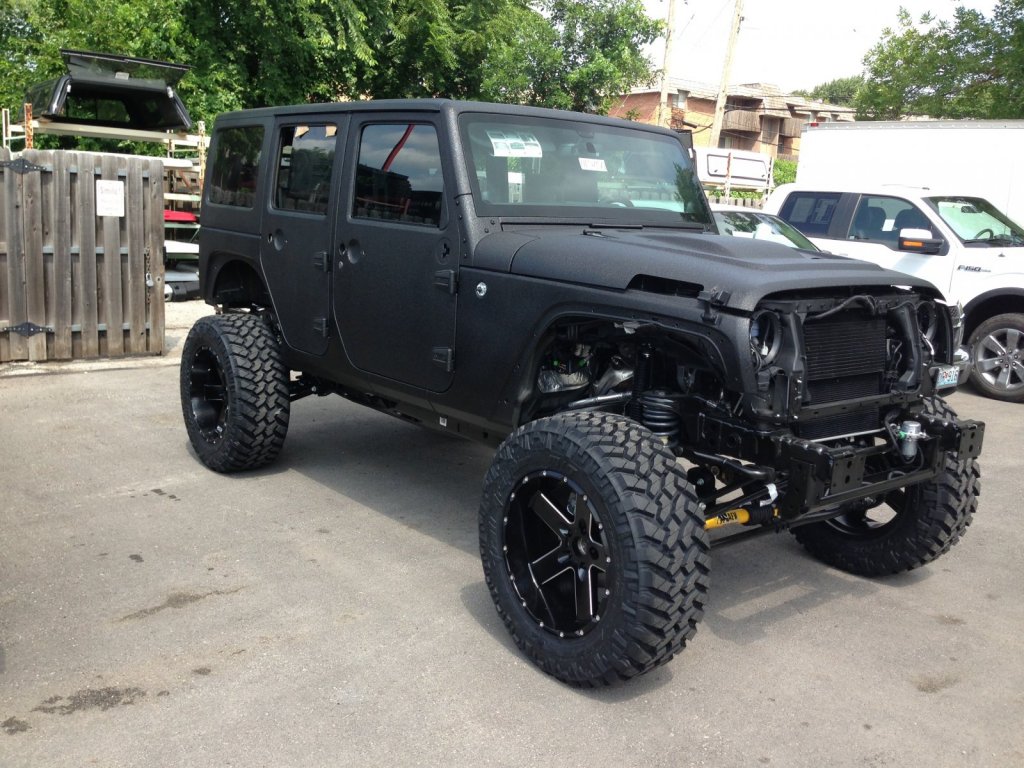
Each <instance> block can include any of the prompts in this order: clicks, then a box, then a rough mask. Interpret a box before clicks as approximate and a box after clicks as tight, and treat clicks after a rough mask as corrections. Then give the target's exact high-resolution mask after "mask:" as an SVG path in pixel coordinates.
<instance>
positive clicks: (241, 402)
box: [181, 314, 291, 472]
mask: <svg viewBox="0 0 1024 768" xmlns="http://www.w3.org/2000/svg"><path fill="white" fill-rule="evenodd" d="M290 407H291V401H290V399H289V396H288V368H287V367H286V366H285V364H284V362H283V360H282V358H281V350H280V346H279V343H278V340H277V338H276V336H275V334H274V332H273V330H272V329H271V327H270V326H269V324H268V323H267V322H266V320H264V319H263V318H262V317H260V316H258V315H255V314H227V315H211V316H208V317H202V318H200V319H199V320H197V321H196V323H195V325H193V326H192V329H191V330H190V331H189V334H188V337H187V338H186V339H185V345H184V347H183V349H182V355H181V408H182V413H183V415H184V418H185V427H186V429H187V430H188V436H189V440H190V441H191V442H192V447H193V448H194V449H195V452H196V455H197V456H198V457H199V459H200V461H202V462H203V463H204V464H205V465H206V466H208V467H209V468H210V469H213V470H215V471H217V472H235V471H238V470H244V469H256V468H258V467H262V466H264V465H266V464H269V463H270V462H271V461H273V460H274V459H275V458H276V457H277V455H278V453H280V451H281V447H282V445H284V438H285V435H286V434H287V432H288V415H289V411H290Z"/></svg>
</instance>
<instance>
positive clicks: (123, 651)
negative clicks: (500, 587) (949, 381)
mask: <svg viewBox="0 0 1024 768" xmlns="http://www.w3.org/2000/svg"><path fill="white" fill-rule="evenodd" d="M205 311H206V308H205V307H204V306H203V305H201V304H198V303H196V302H190V303H187V304H184V305H179V304H172V305H168V333H167V339H168V347H169V352H168V354H167V355H166V356H165V357H162V358H147V359H133V360H126V361H121V362H117V363H114V362H107V361H104V362H99V363H90V364H85V363H73V364H67V365H36V364H31V365H28V364H25V365H8V366H4V367H0V439H2V442H0V530H2V533H0V767H2V768H17V767H20V766H26V767H28V766H31V767H32V768H40V767H41V766H90V765H97V766H147V767H151V766H190V767H196V766H246V767H247V768H251V767H253V766H272V767H274V768H278V767H280V768H284V767H286V766H303V767H306V768H308V767H310V766H481V767H482V766H509V767H512V766H516V767H519V766H534V765H544V766H588V768H601V767H602V766H615V767H616V768H623V767H628V766H642V767H643V768H658V767H660V766H666V767H669V766H672V767H676V766H714V767H715V768H732V767H734V766H735V767H736V768H750V767H751V766H778V767H780V768H802V767H804V766H806V767H807V768H822V767H823V766H829V767H830V768H844V767H846V766H849V767H851V768H852V767H853V766H858V767H865V766H897V767H898V768H914V767H916V766H921V767H922V768H924V767H927V768H943V767H945V766H956V767H957V768H963V767H964V766H983V767H988V766H993V767H998V768H1002V767H1004V766H1006V767H1007V768H1010V767H1017V766H1021V765H1024V728H1022V726H1021V724H1022V723H1024V591H1022V590H1021V575H1022V565H1021V553H1022V552H1024V525H1022V517H1021V504H1020V499H1021V496H1022V494H1024V480H1022V461H1021V456H1022V455H1024V435H1022V430H1021V429H1020V424H1021V418H1020V417H1021V413H1022V411H1021V408H1022V406H1019V405H1009V404H1003V403H997V402H994V401H992V400H986V399H983V398H980V397H977V396H975V395H973V394H971V393H970V391H969V390H968V391H964V392H960V393H957V394H956V395H954V396H953V397H952V398H951V402H952V404H953V405H954V407H955V408H957V410H958V411H959V412H960V415H961V416H964V417H969V418H977V419H981V420H984V421H986V422H987V425H988V429H987V434H986V445H985V450H984V454H983V456H982V460H981V462H982V463H981V466H982V489H983V490H982V496H981V502H980V509H979V512H978V514H977V516H976V518H975V521H974V524H973V525H972V526H971V527H970V529H969V530H968V532H967V535H966V536H965V538H964V539H963V541H962V542H961V543H960V544H958V545H957V546H956V547H954V548H953V549H952V550H951V551H950V552H949V553H948V554H947V555H945V556H943V557H942V558H940V559H939V560H937V561H936V562H934V563H932V564H931V565H930V566H928V567H926V568H923V569H919V570H917V571H913V572H910V573H907V574H903V575H899V576H895V577H891V578H886V579H878V580H868V579H862V578H857V577H854V576H850V575H848V574H845V573H842V572H840V571H836V570H833V569H831V568H828V567H826V566H824V565H822V564H820V563H818V562H817V561H815V560H812V559H811V558H810V557H808V556H807V555H806V554H805V553H804V551H803V550H802V549H801V548H800V547H799V546H798V545H797V543H796V542H795V541H794V540H793V539H792V537H790V536H788V535H784V534H783V535H773V536H766V537H761V538H757V539H752V540H749V541H745V542H743V543H739V544H734V545H732V546H729V547H724V548H721V549H715V550H714V551H713V553H712V591H711V604H710V608H709V610H708V612H707V613H706V615H705V618H704V621H703V622H702V623H701V625H700V628H699V630H698V632H697V635H696V637H695V638H694V639H693V640H692V641H691V642H690V644H689V645H688V647H687V648H686V649H685V650H684V651H683V653H682V654H680V655H679V656H677V657H676V658H675V659H674V660H673V661H671V662H670V663H669V664H668V665H666V666H664V667H661V668H659V669H657V670H655V671H654V672H652V673H649V674H648V675H646V676H644V677H641V678H639V679H636V680H634V681H632V682H630V683H627V684H624V685H620V686H617V687H612V688H608V689H601V690H596V691H579V690H575V689H572V688H569V687H567V686H565V685H562V684H560V683H558V682H557V681H555V680H553V679H551V678H549V677H547V676H545V675H544V674H543V673H541V672H540V671H539V670H537V669H536V668H535V667H534V666H533V665H532V664H530V663H529V662H527V661H526V660H525V659H524V658H523V657H522V656H521V655H520V653H519V652H518V650H517V649H516V648H515V646H514V645H513V643H512V641H511V640H510V639H509V637H508V636H507V633H506V631H505V629H504V627H503V625H502V624H501V622H500V620H499V619H498V616H497V614H496V613H495V611H494V608H493V606H492V605H491V602H490V597H489V595H488V592H487V589H486V587H485V585H484V582H483V575H482V571H481V567H480V562H479V553H478V548H477V521H476V512H477V504H478V500H479V493H480V488H481V483H482V479H483V476H484V473H485V471H486V469H487V466H488V463H489V461H490V452H489V451H488V450H487V449H486V448H483V447H480V446H476V445H473V444H470V443H466V442H462V441H458V440H456V439H452V438H447V437H445V436H443V435H435V434H433V433H430V432H427V431H426V430H421V429H417V428H415V427H413V426H410V425H408V424H405V423H402V422H400V421H398V420H396V419H392V418H389V417H386V416H382V415H379V414H376V413H374V412H372V411H369V410H367V409H364V408H360V407H358V406H355V405H352V404H350V403H348V402H346V401H344V400H342V399H341V398H336V397H328V398H307V399H305V400H302V401H299V402H297V403H296V404H295V405H294V406H293V409H292V420H291V426H290V429H289V435H288V439H287V441H286V443H285V448H284V451H283V452H282V455H281V457H280V459H279V460H278V462H276V463H275V464H274V465H273V466H272V467H270V468H268V469H266V470H263V471H258V472H252V473H247V474H241V475H234V476H224V475H218V474H215V473H213V472H210V471H208V470H206V469H205V468H204V467H203V466H201V465H200V463H199V462H198V461H197V460H196V458H195V456H194V455H193V453H192V451H191V449H190V447H189V444H188V439H187V437H186V434H185V430H184V426H183V424H182V419H181V411H180V404H179V399H178V371H177V355H180V348H181V341H182V339H183V336H184V333H185V331H186V330H187V328H188V326H189V324H190V323H191V322H192V320H194V317H195V316H198V315H199V314H201V313H203V312H205Z"/></svg>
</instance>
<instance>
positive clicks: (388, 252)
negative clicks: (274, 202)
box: [334, 113, 459, 392]
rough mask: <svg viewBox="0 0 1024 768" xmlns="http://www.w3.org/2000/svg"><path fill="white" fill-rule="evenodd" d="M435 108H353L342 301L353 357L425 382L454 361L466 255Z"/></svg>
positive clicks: (367, 367) (445, 378) (338, 293)
mask: <svg viewBox="0 0 1024 768" xmlns="http://www.w3.org/2000/svg"><path fill="white" fill-rule="evenodd" d="M442 137H443V125H442V124H441V122H440V120H439V119H437V118H436V116H434V115H431V114H416V115H409V116H402V115H399V114H397V113H396V114H395V115H393V116H387V115H381V114H375V115H363V116H354V117H353V121H352V125H351V130H350V137H349V142H348V150H347V155H348V157H349V162H348V164H347V166H346V172H345V178H346V186H347V189H348V190H349V191H350V200H349V202H348V204H347V206H346V207H347V211H346V212H345V220H344V222H343V223H340V224H339V228H338V233H339V236H338V244H337V248H338V252H339V254H340V255H339V258H338V266H337V268H336V270H335V294H334V309H335V315H336V317H337V321H338V327H339V331H340V333H341V339H342V343H343V345H344V347H345V351H346V353H347V354H348V357H349V360H350V361H351V362H352V363H353V364H354V365H355V366H356V367H357V368H359V369H361V370H363V371H367V372H369V373H373V374H377V375H379V376H384V377H386V378H389V379H393V380H395V381H399V382H402V383H405V384H410V385H413V386H416V387H419V388H422V389H427V390H431V391H434V392H440V391H443V390H445V389H447V388H448V386H449V384H450V383H451V380H452V372H453V369H454V365H455V361H454V351H453V350H454V343H455V300H456V295H455V291H456V286H457V283H458V266H459V265H458V257H457V254H456V252H455V245H454V244H455V243H456V242H457V238H456V236H455V229H456V225H455V224H453V223H452V221H451V219H452V218H453V217H452V216H451V214H450V212H449V211H448V209H447V203H446V202H445V190H446V176H447V177H448V178H450V176H451V171H450V168H448V167H447V162H446V161H443V160H442V152H441V150H440V147H441V146H443V145H444V143H443V138H442Z"/></svg>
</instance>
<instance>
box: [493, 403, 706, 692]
mask: <svg viewBox="0 0 1024 768" xmlns="http://www.w3.org/2000/svg"><path fill="white" fill-rule="evenodd" d="M480 551H481V557H482V560H483V566H484V574H485V577H486V580H487V584H488V587H489V588H490V591H491V596H492V598H493V599H494V603H495V606H496V607H497V609H498V613H499V615H500V616H501V617H502V619H503V620H504V622H505V625H506V627H507V628H508V630H509V632H511V634H512V637H513V639H514V640H515V642H516V644H517V645H518V646H519V647H520V648H521V649H522V650H523V651H524V652H525V653H526V654H527V656H529V657H530V658H531V659H532V660H533V661H534V662H535V663H536V664H537V665H538V666H539V667H540V668H541V669H543V670H544V671H545V672H547V673H548V674H551V675H553V676H554V677H556V678H558V679H559V680H562V681H564V682H567V683H570V684H574V685H583V686H593V685H599V684H607V683H611V682H614V681H616V680H623V679H627V678H630V677H633V676H635V675H638V674H641V673H643V672H646V671H647V670H649V669H652V668H653V667H655V666H658V665H659V664H663V663H664V662H666V661H668V660H669V659H671V658H672V656H673V654H675V653H676V652H677V651H679V650H680V649H681V648H682V647H683V646H684V645H685V642H686V640H687V639H688V638H690V637H691V636H692V635H693V634H694V632H695V631H696V626H697V622H698V621H699V620H700V618H701V616H702V615H703V611H704V604H705V601H706V596H707V590H708V583H709V577H708V571H709V566H710V562H709V555H708V542H707V538H706V535H705V533H704V523H703V518H702V516H701V514H700V508H699V503H698V501H697V498H696V495H695V494H694V491H693V488H692V487H691V486H690V485H689V484H688V483H687V482H686V478H685V474H684V473H683V471H682V469H681V467H680V466H679V465H678V463H677V462H676V460H675V457H674V456H673V455H672V453H671V452H670V451H668V450H667V449H666V448H665V447H664V445H663V444H662V443H661V442H660V441H658V440H657V439H656V438H655V437H654V436H653V435H652V434H651V433H650V432H649V431H648V430H646V429H645V428H643V427H642V426H640V425H639V424H637V423H635V422H632V421H629V420H627V419H624V418H622V417H620V416H614V415H611V414H603V413H576V414H563V415H558V416H554V417H551V418H546V419H541V420H538V421H535V422H532V423H530V424H527V425H525V426H524V427H522V428H520V429H519V430H517V431H516V432H515V433H513V434H512V435H511V436H510V437H509V438H508V439H507V440H506V441H505V442H504V443H503V444H502V446H501V447H500V448H499V450H498V453H497V455H496V457H495V459H494V463H493V464H492V466H491V468H490V471H489V472H488V473H487V477H486V479H485V482H484V493H483V500H482V502H481V507H480Z"/></svg>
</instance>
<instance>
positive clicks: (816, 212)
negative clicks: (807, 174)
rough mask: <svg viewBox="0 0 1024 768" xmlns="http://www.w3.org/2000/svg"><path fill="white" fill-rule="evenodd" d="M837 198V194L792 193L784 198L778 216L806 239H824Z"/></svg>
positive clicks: (837, 203)
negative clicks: (806, 237)
mask: <svg viewBox="0 0 1024 768" xmlns="http://www.w3.org/2000/svg"><path fill="white" fill-rule="evenodd" d="M839 197H840V194H839V193H838V192H794V193H792V194H791V195H790V196H789V197H788V198H786V202H785V203H783V205H782V210H780V211H779V216H780V217H781V218H783V219H785V220H786V221H787V222H789V223H790V224H792V225H793V226H794V227H796V228H797V229H799V230H800V231H801V232H803V233H804V234H805V235H807V236H808V237H826V236H827V235H828V230H829V227H830V226H831V225H832V216H833V215H834V214H835V211H836V206H837V205H839Z"/></svg>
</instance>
